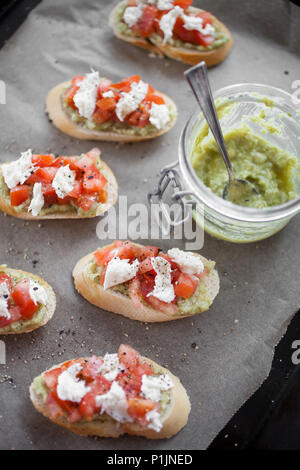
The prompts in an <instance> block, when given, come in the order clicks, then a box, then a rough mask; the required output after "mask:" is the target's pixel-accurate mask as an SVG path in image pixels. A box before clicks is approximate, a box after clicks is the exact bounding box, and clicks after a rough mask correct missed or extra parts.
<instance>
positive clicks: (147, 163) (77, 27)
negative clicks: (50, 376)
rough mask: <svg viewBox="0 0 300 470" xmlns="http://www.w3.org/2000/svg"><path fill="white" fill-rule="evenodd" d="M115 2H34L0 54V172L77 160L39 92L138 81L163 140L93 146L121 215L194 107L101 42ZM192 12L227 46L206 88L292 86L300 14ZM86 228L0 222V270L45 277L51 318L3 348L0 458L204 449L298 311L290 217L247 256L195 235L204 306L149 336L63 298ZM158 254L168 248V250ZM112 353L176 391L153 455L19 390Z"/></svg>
mask: <svg viewBox="0 0 300 470" xmlns="http://www.w3.org/2000/svg"><path fill="white" fill-rule="evenodd" d="M115 3H116V2H115V1H104V0H102V1H100V0H99V1H91V0H86V1H85V2H82V1H81V0H69V1H64V2H62V1H61V0H51V1H50V0H44V1H43V2H42V3H41V4H40V6H38V7H37V8H36V9H35V10H34V11H33V12H32V13H31V14H30V16H29V18H28V19H27V21H26V22H25V23H24V24H23V26H22V27H21V28H20V29H19V30H18V31H17V33H16V34H15V35H14V36H13V38H12V39H10V40H9V41H8V43H7V44H6V46H5V47H4V48H3V49H2V50H1V52H0V64H1V65H0V78H1V79H2V80H4V81H5V82H6V84H7V104H6V105H5V106H4V105H0V113H1V119H0V143H1V154H0V161H2V162H4V161H7V160H10V159H11V160H13V159H15V158H16V157H18V156H19V153H20V151H23V150H25V149H27V148H32V149H33V150H34V151H35V152H40V153H42V152H46V151H50V150H51V151H53V152H55V153H59V154H70V155H72V154H79V153H81V152H84V151H87V150H89V148H91V147H93V145H94V143H93V142H83V141H81V142H80V141H76V140H74V139H72V138H69V137H67V136H65V135H63V134H62V133H60V132H59V131H58V130H56V129H55V128H54V127H53V126H52V125H51V124H50V123H49V122H48V120H47V118H46V116H45V112H44V110H45V105H44V102H45V96H46V94H47V92H48V90H49V89H50V88H51V87H53V86H54V85H56V84H57V83H59V82H62V81H64V80H67V79H69V78H71V77H73V76H74V75H77V74H84V73H86V72H87V71H88V70H89V68H90V67H94V68H95V69H99V70H100V71H101V74H102V75H105V76H107V77H110V78H112V79H114V80H118V79H120V78H122V77H125V76H129V75H131V74H136V73H140V74H141V75H142V77H143V78H144V79H145V80H147V81H149V82H150V83H151V84H152V85H153V86H154V87H157V88H158V89H160V90H162V91H165V92H167V93H169V94H170V96H171V97H173V98H174V99H175V100H176V102H177V104H178V107H179V110H180V115H179V119H178V123H177V125H176V127H175V128H174V129H173V130H172V131H171V132H170V133H169V134H168V135H166V136H164V137H162V138H159V139H157V140H155V141H152V142H151V141H150V142H146V143H141V144H136V145H121V146H117V145H115V144H111V143H100V148H101V149H102V152H103V153H102V155H103V159H104V160H105V161H107V162H108V164H109V165H110V166H111V168H112V169H113V171H114V172H115V174H116V177H117V179H118V182H119V186H120V194H125V195H127V196H128V199H129V202H137V201H138V202H141V201H146V193H147V192H148V191H150V190H152V189H153V187H154V186H155V185H156V182H157V173H158V171H159V169H160V168H161V167H162V166H163V165H165V164H167V163H170V162H171V161H173V160H175V159H176V158H177V143H178V138H179V134H180V131H181V129H182V127H183V125H184V123H185V122H186V119H187V118H188V116H189V115H190V114H191V112H192V111H193V109H194V107H195V102H194V99H193V97H192V95H191V92H190V91H189V87H188V85H187V84H186V83H185V81H184V78H183V71H184V70H185V68H186V66H185V65H184V64H181V63H177V62H175V61H172V60H167V59H166V60H161V59H151V58H149V56H148V53H147V52H144V51H143V50H141V49H138V48H135V47H133V46H130V45H127V44H125V43H122V42H121V41H119V40H117V39H116V38H114V37H113V35H112V33H111V31H110V30H109V28H108V26H107V18H108V15H109V12H110V10H111V9H112V7H113V6H114V5H115ZM195 3H196V4H198V5H199V6H200V5H201V6H202V7H203V8H206V9H208V10H210V11H211V12H212V13H214V14H215V15H216V16H217V17H219V18H220V19H221V20H223V21H224V22H225V23H226V24H227V25H228V27H229V28H230V29H231V30H232V32H233V34H234V37H235V47H234V49H233V51H232V53H231V54H230V56H229V57H228V59H227V60H226V61H225V62H224V63H223V64H221V65H220V66H218V67H216V68H214V69H212V70H211V71H210V78H211V81H212V85H213V88H214V89H218V88H220V87H223V86H225V85H229V84H233V83H238V82H248V81H249V82H257V83H266V84H270V85H273V86H277V87H281V88H283V89H285V90H287V91H291V83H292V81H293V80H296V79H299V78H300V66H299V53H300V49H299V44H300V34H299V31H300V28H299V25H300V8H297V7H296V6H294V5H293V6H292V4H289V2H287V1H279V0H276V1H275V0H272V1H271V0H269V1H264V2H261V1H258V0H257V1H253V0H251V1H249V0H248V1H245V0H244V1H243V2H238V1H236V0H235V1H234V0H226V2H225V1H222V0H219V1H218V0H215V1H208V0H206V1H204V0H203V1H202V2H200V1H199V2H195ZM96 225H97V219H94V220H86V221H76V220H75V221H45V222H43V223H42V224H40V223H39V222H30V223H25V222H23V221H20V220H15V219H13V218H10V217H5V216H4V215H3V214H2V215H0V254H1V263H7V264H8V265H9V266H12V267H15V268H20V269H25V270H28V271H32V272H35V273H38V274H40V275H42V276H44V277H45V279H46V280H47V281H48V282H49V283H50V284H52V286H53V287H54V289H55V291H56V294H57V311H56V314H55V316H54V318H53V319H52V320H51V322H50V323H49V324H48V325H47V326H46V327H44V328H41V329H39V330H37V331H36V332H34V333H32V334H29V335H25V336H18V337H6V338H5V343H6V348H7V366H0V382H1V383H0V416H1V417H0V447H1V448H2V449H11V448H16V449H61V448H63V449H112V450H113V449H138V448H144V449H204V448H206V447H207V446H208V445H209V443H210V442H211V441H212V439H213V438H214V437H215V436H216V434H217V433H218V432H219V431H220V430H221V428H222V427H223V426H224V425H225V424H226V422H227V421H228V420H229V419H230V418H231V416H232V415H233V413H234V412H236V411H237V410H238V408H239V407H240V406H241V405H242V404H243V403H244V401H245V400H246V399H247V398H248V397H249V396H250V395H251V394H252V393H253V392H254V391H255V390H256V389H257V388H258V386H259V385H260V384H261V383H262V381H263V380H264V379H265V377H266V376H267V375H268V372H269V369H270V365H271V361H272V356H273V349H274V346H275V345H276V343H277V342H278V340H279V339H280V337H281V336H282V335H283V333H284V331H285V330H286V327H287V325H288V323H289V321H290V319H291V317H292V316H293V314H294V313H295V312H296V310H297V309H298V307H299V300H300V292H299V275H298V272H299V262H300V252H299V237H300V227H299V218H294V219H293V221H292V222H291V223H290V224H289V225H288V226H287V227H286V228H285V229H284V230H283V231H282V232H280V233H279V234H278V235H276V236H274V237H273V238H271V239H269V240H266V241H263V242H260V243H258V244H250V245H245V246H243V245H241V246H240V245H233V244H229V243H225V242H221V241H218V240H215V239H213V238H211V237H209V236H208V235H206V238H205V244H204V249H203V251H202V252H203V254H204V255H205V256H207V257H210V258H213V259H216V260H217V267H218V270H219V273H220V277H221V292H220V294H219V296H218V297H217V299H216V301H215V303H214V305H213V307H212V308H211V310H210V311H209V312H207V313H204V314H202V315H198V316H196V317H193V318H190V319H184V320H180V321H177V322H171V323H166V324H153V325H148V326H146V325H144V324H141V323H138V322H134V321H130V320H127V319H125V318H123V317H120V316H118V315H114V314H111V313H107V312H104V311H100V310H98V309H97V308H94V307H93V306H91V305H89V304H88V303H87V302H86V301H85V300H84V299H82V298H81V297H80V296H79V295H77V294H76V293H75V291H74V288H73V283H72V278H71V270H72V268H73V266H74V264H75V262H76V261H77V260H78V259H79V258H80V257H82V256H83V255H85V254H87V253H89V252H91V251H93V250H94V249H95V248H96V247H97V246H98V245H100V242H99V240H98V239H97V238H96V235H95V233H96ZM173 244H174V243H173ZM162 245H163V247H165V248H168V247H169V246H170V243H168V242H164V243H163V244H162ZM181 246H183V245H181ZM179 247H180V244H179ZM236 320H238V322H237V321H236ZM121 342H126V343H130V344H132V345H133V346H134V347H136V348H137V349H138V350H139V351H140V352H141V353H142V354H143V355H145V356H149V357H150V358H152V359H154V360H156V361H158V362H159V363H161V364H163V365H167V366H168V367H169V368H170V369H171V370H172V371H173V372H174V373H175V374H176V375H178V376H179V377H180V378H181V380H182V382H183V384H184V385H185V387H186V389H187V391H188V393H189V395H190V398H191V402H192V412H191V415H190V419H189V422H188V425H187V426H186V428H185V429H184V430H182V432H180V433H179V434H178V435H177V436H175V437H174V438H172V439H170V440H163V441H157V442H153V441H148V440H145V439H141V438H139V439H138V438H134V437H122V438H120V439H118V440H113V439H112V440H110V439H106V440H105V439H94V438H81V437H78V436H76V435H74V434H72V433H70V432H68V431H66V430H64V429H62V428H60V427H58V426H55V425H54V424H52V423H50V422H49V421H47V420H46V419H45V418H43V417H42V416H41V415H39V414H38V413H37V412H36V411H35V410H34V408H33V407H32V405H31V403H30V400H29V394H28V387H29V385H30V383H31V381H32V379H33V378H34V377H35V376H36V375H39V374H40V373H41V372H42V371H43V370H45V369H46V368H48V367H50V366H52V365H53V364H57V363H60V362H62V361H64V360H67V359H70V358H73V357H76V356H77V357H78V356H86V355H89V354H90V353H91V352H93V353H96V354H97V353H98V354H102V353H105V352H106V351H109V352H114V351H115V350H116V349H117V348H118V346H119V344H120V343H121ZM193 343H196V346H197V348H198V349H197V348H192V346H191V345H192V344H193Z"/></svg>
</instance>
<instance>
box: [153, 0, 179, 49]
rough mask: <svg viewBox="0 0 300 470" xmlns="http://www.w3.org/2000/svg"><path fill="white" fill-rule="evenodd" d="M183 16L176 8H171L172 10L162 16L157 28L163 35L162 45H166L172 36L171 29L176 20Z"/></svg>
mask: <svg viewBox="0 0 300 470" xmlns="http://www.w3.org/2000/svg"><path fill="white" fill-rule="evenodd" d="M182 14H183V9H182V8H180V7H178V6H176V7H175V8H173V10H171V11H169V12H168V13H166V14H165V15H163V16H162V18H161V20H160V22H159V27H160V29H161V30H162V32H163V33H164V40H163V44H166V42H167V41H168V40H169V39H171V37H172V36H173V29H174V26H175V23H176V20H177V18H178V17H179V16H180V15H182Z"/></svg>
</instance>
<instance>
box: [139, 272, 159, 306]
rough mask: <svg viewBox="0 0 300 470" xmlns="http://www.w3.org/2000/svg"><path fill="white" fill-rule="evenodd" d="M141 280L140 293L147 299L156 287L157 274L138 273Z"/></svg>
mask: <svg viewBox="0 0 300 470" xmlns="http://www.w3.org/2000/svg"><path fill="white" fill-rule="evenodd" d="M137 277H138V278H139V281H140V290H139V293H140V295H141V296H142V297H143V298H144V299H145V300H147V299H148V295H149V294H151V292H153V289H154V284H155V276H153V275H152V274H150V273H145V274H143V275H141V274H138V276H137Z"/></svg>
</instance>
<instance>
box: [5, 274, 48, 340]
mask: <svg viewBox="0 0 300 470" xmlns="http://www.w3.org/2000/svg"><path fill="white" fill-rule="evenodd" d="M0 273H5V274H8V275H9V276H11V277H14V276H19V275H22V276H24V277H26V278H30V279H33V280H34V281H36V282H38V283H39V284H40V285H41V286H42V287H44V289H45V290H46V292H47V297H48V302H47V304H46V306H45V315H44V317H43V318H42V320H41V322H40V323H38V324H35V325H30V320H26V321H25V320H22V323H24V326H22V327H21V328H20V329H19V330H16V331H14V330H11V329H10V326H5V327H3V328H0V335H16V334H21V333H30V332H31V331H33V330H36V329H37V328H40V327H41V326H44V325H46V323H48V321H49V320H50V319H51V318H52V317H53V314H54V312H55V308H56V296H55V293H54V291H53V289H52V287H51V286H50V285H49V284H48V283H47V282H46V281H44V279H42V278H41V277H39V276H36V275H35V274H31V273H27V272H25V271H21V270H19V269H12V268H7V267H4V266H0ZM19 323H20V322H19Z"/></svg>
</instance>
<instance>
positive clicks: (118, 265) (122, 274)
mask: <svg viewBox="0 0 300 470" xmlns="http://www.w3.org/2000/svg"><path fill="white" fill-rule="evenodd" d="M138 269H139V262H138V260H137V259H136V260H135V261H134V262H133V263H132V264H130V263H129V260H128V259H120V258H118V257H117V256H116V257H114V258H113V259H112V260H111V261H110V262H109V263H108V265H107V268H106V273H105V279H104V289H105V290H106V289H110V288H111V287H114V286H117V285H118V284H123V282H127V281H130V279H132V278H134V276H136V273H137V271H138Z"/></svg>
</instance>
